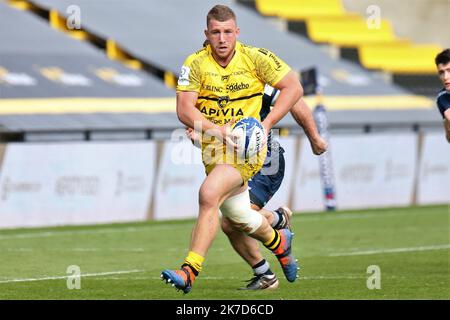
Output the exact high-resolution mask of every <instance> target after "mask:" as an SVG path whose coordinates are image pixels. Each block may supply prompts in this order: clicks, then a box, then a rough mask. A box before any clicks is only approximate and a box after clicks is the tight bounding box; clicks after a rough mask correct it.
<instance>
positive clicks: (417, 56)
mask: <svg viewBox="0 0 450 320" xmlns="http://www.w3.org/2000/svg"><path fill="white" fill-rule="evenodd" d="M440 51H442V48H440V47H439V46H436V45H403V46H402V45H398V46H386V45H362V46H360V47H359V48H358V54H359V60H360V62H361V64H362V65H363V66H364V67H366V68H368V69H381V70H384V71H387V72H392V73H417V74H430V73H436V66H435V64H434V57H435V56H436V54H438V53H439V52H440Z"/></svg>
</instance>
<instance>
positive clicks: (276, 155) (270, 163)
mask: <svg viewBox="0 0 450 320" xmlns="http://www.w3.org/2000/svg"><path fill="white" fill-rule="evenodd" d="M278 93H279V91H278V90H277V89H275V88H272V87H269V86H267V85H266V87H265V88H264V95H263V102H262V107H261V111H260V113H259V115H260V117H261V121H264V119H265V118H266V117H267V115H268V114H269V112H270V108H271V107H272V105H273V104H274V103H275V100H276V98H277V97H278ZM283 153H284V149H283V148H282V147H281V146H280V144H279V142H278V141H276V140H275V139H273V137H272V130H271V131H270V132H269V136H268V137H267V157H266V160H265V162H264V165H263V167H262V168H261V170H260V171H259V172H258V173H257V174H256V175H254V176H253V178H251V179H250V180H249V181H248V187H249V193H250V201H251V203H253V204H256V205H257V206H258V207H260V208H263V207H264V206H265V205H266V204H267V202H268V201H269V200H270V199H271V198H272V197H273V195H274V194H275V193H276V192H277V191H278V189H279V188H280V186H281V183H282V182H283V178H284V168H285V163H284V156H283Z"/></svg>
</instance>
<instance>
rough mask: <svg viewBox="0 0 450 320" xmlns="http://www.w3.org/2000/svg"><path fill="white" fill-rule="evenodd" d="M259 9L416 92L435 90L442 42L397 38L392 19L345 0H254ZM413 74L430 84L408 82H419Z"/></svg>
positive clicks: (431, 93) (292, 29)
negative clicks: (362, 11) (350, 6)
mask: <svg viewBox="0 0 450 320" xmlns="http://www.w3.org/2000/svg"><path fill="white" fill-rule="evenodd" d="M241 2H246V3H247V4H248V3H250V2H251V1H241ZM254 7H255V8H256V10H257V11H258V12H260V13H261V14H262V15H265V16H275V17H279V18H281V19H284V20H286V21H288V28H289V30H291V31H294V32H298V33H300V34H302V35H304V36H306V37H308V38H309V39H311V40H312V41H314V42H316V43H327V44H330V45H332V46H335V47H338V48H339V49H340V52H341V56H342V57H344V58H348V59H350V60H353V61H355V62H358V63H360V64H361V65H362V66H363V67H365V68H367V69H369V70H382V71H384V72H387V73H389V74H392V75H393V80H394V81H395V82H396V83H398V84H400V85H402V86H404V87H405V88H407V89H409V90H411V91H413V92H415V93H417V94H425V95H429V96H433V95H434V94H435V86H436V85H438V81H437V80H436V78H435V77H434V74H435V69H436V67H435V65H434V63H433V58H434V56H436V54H437V53H438V52H440V51H441V50H442V48H441V46H439V45H437V44H415V43H413V42H411V41H410V40H409V39H402V38H398V37H397V36H396V35H395V32H394V30H393V27H392V24H391V22H390V21H389V20H387V19H384V18H383V19H381V18H380V20H379V21H375V20H374V19H368V18H367V17H364V16H362V15H359V14H357V13H354V12H347V11H346V10H345V8H344V6H343V3H342V1H341V0H320V1H311V0H288V1H276V0H255V1H254ZM369 11H370V10H369ZM414 78H418V79H415V80H416V82H420V81H421V82H422V83H423V82H425V84H422V85H421V86H417V85H414V83H411V81H408V79H412V80H413V82H414Z"/></svg>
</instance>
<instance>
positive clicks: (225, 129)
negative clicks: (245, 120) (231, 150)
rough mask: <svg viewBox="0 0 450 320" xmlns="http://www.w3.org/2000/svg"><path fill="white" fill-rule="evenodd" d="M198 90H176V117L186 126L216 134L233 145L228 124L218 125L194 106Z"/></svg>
mask: <svg viewBox="0 0 450 320" xmlns="http://www.w3.org/2000/svg"><path fill="white" fill-rule="evenodd" d="M197 98H198V92H194V91H178V92H177V116H178V119H179V120H180V121H181V122H182V123H183V124H184V125H186V126H187V127H188V128H192V129H194V130H196V131H199V132H202V133H206V134H207V135H209V136H217V137H219V138H221V139H222V140H223V141H224V142H225V143H227V144H229V145H230V146H235V145H236V144H235V143H234V141H233V140H234V139H233V135H232V134H231V129H230V124H228V125H224V126H218V125H216V124H214V123H212V122H211V121H209V120H208V119H206V118H205V117H204V116H203V114H202V113H201V112H200V111H199V110H198V109H197V108H196V107H195V104H196V103H197Z"/></svg>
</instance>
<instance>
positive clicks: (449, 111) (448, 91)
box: [435, 49, 450, 143]
mask: <svg viewBox="0 0 450 320" xmlns="http://www.w3.org/2000/svg"><path fill="white" fill-rule="evenodd" d="M435 63H436V67H437V70H438V74H439V79H441V81H442V84H443V86H444V88H443V89H442V90H441V91H439V93H438V95H437V98H436V104H437V106H438V108H439V112H440V113H441V115H442V118H444V129H445V136H446V138H447V141H448V142H449V143H450V49H445V50H444V51H442V52H441V53H439V54H438V55H437V56H436V59H435Z"/></svg>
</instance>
